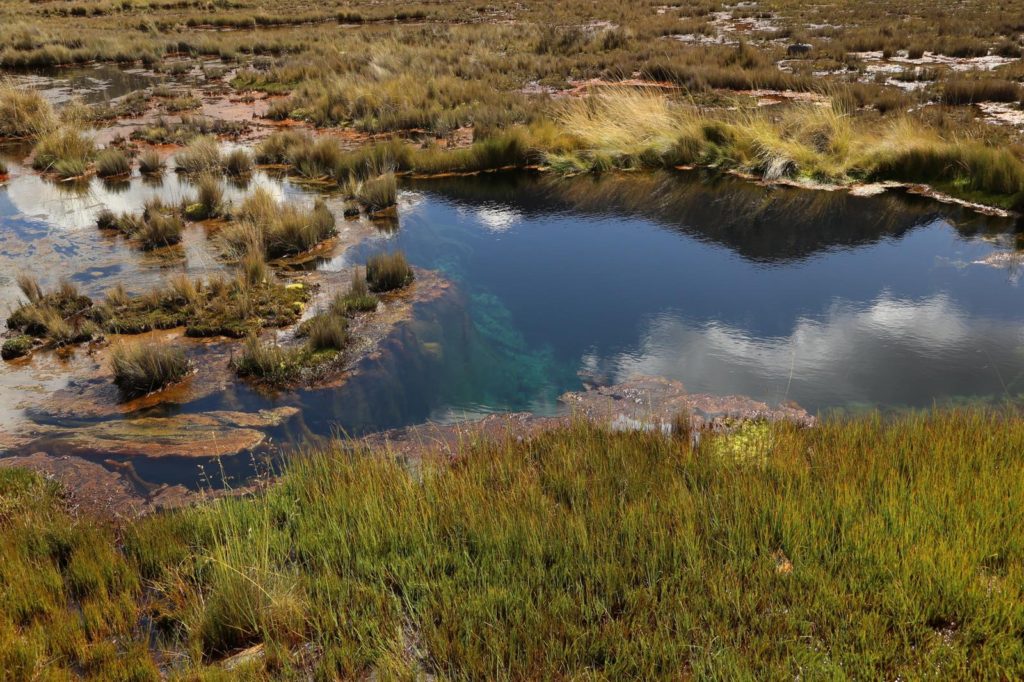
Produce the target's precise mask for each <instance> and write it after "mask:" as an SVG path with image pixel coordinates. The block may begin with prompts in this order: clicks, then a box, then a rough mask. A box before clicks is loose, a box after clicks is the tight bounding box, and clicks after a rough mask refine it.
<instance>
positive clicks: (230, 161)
mask: <svg viewBox="0 0 1024 682" xmlns="http://www.w3.org/2000/svg"><path fill="white" fill-rule="evenodd" d="M252 169H253V163H252V156H250V155H249V152H247V151H246V150H244V149H235V150H233V151H231V152H230V153H228V155H227V156H226V157H224V172H225V173H227V174H228V175H230V176H232V177H236V178H237V177H241V176H244V175H248V174H249V173H251V172H252Z"/></svg>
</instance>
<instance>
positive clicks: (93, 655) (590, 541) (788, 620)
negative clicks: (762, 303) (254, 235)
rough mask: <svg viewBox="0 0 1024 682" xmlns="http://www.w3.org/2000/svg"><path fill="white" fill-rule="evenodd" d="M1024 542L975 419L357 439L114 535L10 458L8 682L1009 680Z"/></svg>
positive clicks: (1012, 430) (1006, 444)
mask: <svg viewBox="0 0 1024 682" xmlns="http://www.w3.org/2000/svg"><path fill="white" fill-rule="evenodd" d="M1022 527H1024V421H1022V420H1021V419H1020V417H1019V416H1017V415H1016V414H1009V413H985V412H976V411H962V412H937V413H933V414H929V415H908V416H903V417H899V418H896V419H894V420H892V421H888V420H884V419H882V418H879V417H863V418H856V419H851V420H835V421H826V422H825V423H824V424H822V425H820V426H819V427H817V428H813V429H799V428H796V427H793V426H789V425H785V424H777V425H765V424H753V425H748V426H747V427H745V428H743V429H742V430H741V431H739V432H738V433H737V434H735V435H732V436H720V437H705V438H704V439H703V441H702V442H701V444H700V446H699V447H698V448H696V449H694V448H692V447H691V445H690V444H689V441H688V440H687V439H680V438H669V437H663V436H660V435H652V434H643V433H611V432H609V431H606V430H602V429H600V428H596V427H593V426H589V425H586V424H583V423H575V424H573V425H571V426H567V427H564V428H561V429H558V430H555V431H552V432H549V433H546V434H543V435H541V436H539V437H535V438H532V439H529V440H525V441H516V440H514V439H511V438H510V439H508V440H504V441H499V442H494V443H489V444H488V443H483V444H478V445H474V446H470V445H466V446H465V447H464V448H463V449H462V450H461V452H459V453H458V457H457V458H456V459H455V460H445V459H442V458H440V456H438V457H436V458H435V457H432V456H430V457H427V458H426V459H425V460H424V461H423V462H415V463H409V464H405V465H403V464H401V463H398V462H396V461H394V459H393V458H392V457H390V456H389V455H388V454H387V453H384V452H358V453H355V452H351V451H348V450H345V449H343V447H342V446H341V445H340V444H339V445H336V446H331V447H329V448H327V449H325V450H322V451H316V452H312V451H311V452H307V453H305V455H304V456H302V457H298V458H296V459H295V460H294V461H293V462H292V464H291V466H290V468H289V470H288V471H287V473H286V474H285V475H284V476H283V477H282V478H281V479H280V480H279V481H277V482H276V483H275V484H273V485H272V486H271V487H270V488H269V489H268V490H266V491H265V492H263V493H259V494H256V495H254V496H251V497H245V498H234V499H224V500H221V501H218V502H213V503H208V504H204V505H202V506H199V507H196V508H192V509H188V510H185V511H181V512H177V513H169V514H161V515H158V516H154V517H150V518H147V519H143V520H140V521H138V522H135V523H132V524H130V525H128V526H127V527H124V528H121V529H118V530H115V529H112V528H108V527H106V526H105V525H103V524H102V523H100V522H96V521H93V520H90V519H88V518H74V517H71V516H69V515H68V513H67V512H66V511H65V510H64V506H63V503H62V500H61V497H60V495H59V494H58V491H57V490H56V489H55V488H54V487H53V486H52V485H50V484H47V483H44V482H42V481H40V480H39V479H38V478H35V477H34V476H31V475H29V474H25V473H23V472H16V471H6V470H5V471H3V472H2V473H0V585H2V586H3V589H2V590H0V672H2V674H3V677H4V679H16V680H17V679H66V678H67V677H69V676H71V675H72V674H73V673H75V672H78V673H81V674H83V675H84V676H85V677H89V678H93V679H104V680H107V679H133V680H144V679H154V678H155V677H156V675H157V671H158V670H163V671H164V672H166V673H168V674H170V676H171V677H172V678H181V679H226V678H231V679H234V678H242V679H300V678H301V679H306V678H307V676H309V675H312V676H313V677H314V678H315V679H338V678H341V679H356V678H363V677H365V676H366V675H368V674H371V673H376V674H377V675H379V676H380V678H381V679H412V678H415V677H417V676H422V675H424V674H432V675H436V676H437V677H438V678H440V679H470V678H475V679H494V678H506V679H537V678H587V679H591V678H593V679H656V678H662V679H679V678H688V677H694V678H699V679H743V678H751V677H757V678H759V679H783V678H785V679H792V678H794V677H800V678H803V679H835V678H852V679H880V678H884V679H897V678H899V679H921V678H933V679H965V678H972V679H1014V678H1019V677H1020V676H1021V675H1024V641H1022V639H1021V632H1022V631H1024V601H1022V597H1024V594H1022V590H1024V536H1022V535H1021V533H1020V529H1021V528H1022ZM253 646H256V647H257V648H256V649H255V650H253V655H251V656H250V657H248V658H246V659H244V660H241V661H239V659H235V660H234V661H233V664H237V666H236V667H233V668H232V669H231V671H230V672H227V671H225V670H224V668H223V667H222V666H223V663H222V662H223V661H224V660H225V659H226V658H227V657H229V656H231V655H232V654H234V653H236V652H238V651H241V650H244V649H246V648H248V647H253ZM229 660H230V659H229Z"/></svg>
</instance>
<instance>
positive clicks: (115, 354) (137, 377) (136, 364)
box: [110, 342, 189, 398]
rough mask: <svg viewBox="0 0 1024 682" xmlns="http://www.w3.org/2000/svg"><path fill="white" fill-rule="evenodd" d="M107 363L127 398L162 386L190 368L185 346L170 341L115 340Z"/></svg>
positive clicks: (178, 378)
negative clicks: (134, 341) (172, 343)
mask: <svg viewBox="0 0 1024 682" xmlns="http://www.w3.org/2000/svg"><path fill="white" fill-rule="evenodd" d="M110 366H111V370H112V371H113V373H114V383H115V384H117V387H118V388H119V389H121V392H122V394H123V395H124V396H125V397H126V398H136V397H138V396H142V395H146V394H149V393H152V392H153V391H156V390H159V389H161V388H165V387H166V386H168V385H170V384H173V383H175V382H177V381H180V380H181V379H183V378H184V377H185V375H186V374H188V372H189V362H188V358H187V357H186V356H185V352H184V350H182V349H181V348H179V347H177V346H172V345H169V344H151V343H128V342H121V343H118V344H117V345H115V346H114V348H113V349H112V350H111V352H110Z"/></svg>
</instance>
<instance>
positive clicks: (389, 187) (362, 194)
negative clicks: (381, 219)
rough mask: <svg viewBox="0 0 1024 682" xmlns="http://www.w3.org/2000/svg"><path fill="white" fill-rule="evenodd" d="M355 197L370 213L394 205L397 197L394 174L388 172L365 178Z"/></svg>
mask: <svg viewBox="0 0 1024 682" xmlns="http://www.w3.org/2000/svg"><path fill="white" fill-rule="evenodd" d="M356 198H357V199H358V200H359V201H360V203H362V204H363V205H364V206H366V208H367V210H368V211H370V212H371V213H373V212H376V211H381V210H383V209H385V208H389V207H391V206H394V205H395V202H396V201H397V198H398V185H397V183H396V181H395V174H394V173H390V172H389V173H385V174H384V175H381V176H379V177H376V178H371V179H369V180H365V181H364V182H363V183H362V184H361V185H360V186H359V191H358V192H357V194H356Z"/></svg>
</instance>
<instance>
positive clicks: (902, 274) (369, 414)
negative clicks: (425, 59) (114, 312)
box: [0, 148, 1024, 502]
mask: <svg viewBox="0 0 1024 682" xmlns="http://www.w3.org/2000/svg"><path fill="white" fill-rule="evenodd" d="M4 158H5V160H6V161H7V163H8V165H9V166H10V167H11V170H12V174H11V177H10V179H9V180H8V181H7V183H6V184H5V185H3V186H2V187H0V306H2V307H3V308H4V310H5V312H6V310H8V309H10V308H12V307H13V306H15V305H16V304H17V301H18V299H19V294H18V291H17V288H16V286H15V284H14V277H15V275H16V274H17V273H18V272H20V271H23V270H27V271H30V272H32V273H34V274H36V275H37V276H38V277H39V278H40V280H41V282H42V284H43V285H44V286H46V285H52V284H54V283H56V282H57V281H58V280H59V279H60V278H62V277H66V278H68V279H70V280H72V281H73V282H76V283H77V284H79V285H80V286H81V287H82V289H83V291H84V292H85V293H87V294H89V295H92V296H96V297H99V296H101V295H102V293H103V292H104V291H105V290H106V289H108V288H110V287H111V286H113V285H114V284H116V283H122V284H124V286H125V287H126V288H127V289H128V290H129V291H133V292H139V291H145V290H147V289H149V288H151V287H152V286H155V285H157V284H159V283H160V282H161V281H163V279H164V278H165V277H166V276H167V275H168V274H169V273H172V272H177V271H181V270H185V271H187V272H189V273H190V274H192V275H195V276H206V275H209V274H211V273H215V272H218V271H219V270H221V269H223V268H224V267H225V266H224V265H223V263H222V261H221V259H220V257H219V255H218V251H217V249H216V246H215V244H216V232H217V229H218V226H217V225H216V224H210V223H206V224H195V225H191V226H190V227H189V228H188V231H187V234H186V238H185V241H184V244H183V245H182V246H180V247H174V248H170V249H165V250H160V251H157V252H151V253H142V252H140V251H138V250H137V249H136V248H134V247H132V246H131V245H130V244H129V243H128V242H126V241H125V240H123V239H121V238H120V237H111V236H110V235H106V234H103V233H101V232H100V231H98V230H97V229H96V228H95V216H96V213H97V212H98V211H99V210H100V209H101V208H102V207H104V206H106V207H109V208H112V209H114V210H117V211H133V210H134V211H137V210H139V209H141V207H142V206H143V204H144V202H145V201H146V200H147V199H149V198H152V197H161V198H163V199H164V200H166V201H169V202H175V203H176V202H180V201H181V200H182V199H183V198H187V197H189V196H191V194H192V192H193V191H194V190H193V188H192V186H191V185H190V184H189V182H188V181H187V180H185V179H184V178H182V177H179V176H176V175H175V174H173V173H171V172H168V173H166V174H165V175H164V176H163V177H162V179H160V180H158V181H154V180H144V179H143V178H141V177H132V178H131V179H130V180H128V181H122V182H119V183H108V182H104V181H102V180H99V179H95V178H94V179H92V180H90V181H88V182H86V183H84V184H76V183H55V182H51V181H49V180H46V179H43V178H40V177H39V176H38V175H37V174H34V173H32V172H31V171H29V170H27V169H26V168H25V167H24V166H23V165H21V163H20V160H21V159H23V150H18V149H17V148H7V149H6V150H5V151H4ZM256 186H262V187H266V188H269V189H270V190H271V191H272V192H273V193H274V195H275V196H277V197H280V198H283V199H286V200H289V201H298V202H311V201H312V200H313V198H314V196H315V195H316V192H315V190H312V189H309V188H304V187H302V186H300V185H296V184H293V183H291V182H289V181H287V180H284V179H281V178H277V177H272V176H270V175H268V174H266V173H262V172H260V173H257V174H255V176H254V177H253V178H252V179H251V180H250V181H249V182H248V183H243V184H235V185H232V184H231V183H228V182H227V181H225V190H226V193H227V196H228V197H229V198H230V199H231V200H233V201H238V200H240V199H241V197H243V196H244V195H245V194H246V193H247V192H249V191H251V190H252V189H253V188H254V187H256ZM328 202H329V205H330V206H331V207H332V208H333V209H334V210H335V211H336V213H337V214H338V216H339V227H340V231H341V234H340V235H339V237H338V238H337V239H336V240H334V241H333V242H332V243H331V244H329V245H327V247H326V248H324V249H322V251H321V253H320V254H318V256H317V257H316V258H314V259H311V260H308V261H306V262H302V263H296V264H294V266H292V273H291V274H290V275H289V276H291V277H295V278H297V279H299V280H302V281H307V282H310V283H314V284H316V285H317V286H319V287H320V291H321V293H320V297H321V298H320V299H319V300H325V297H326V296H328V295H329V294H330V293H332V292H333V291H335V290H337V289H339V288H342V287H344V286H346V284H347V282H348V281H349V277H350V273H351V270H352V267H353V266H354V265H357V264H361V263H362V262H364V261H365V259H366V257H367V256H368V255H370V254H372V253H374V252H377V251H380V250H392V249H402V250H404V251H405V253H406V254H407V255H408V257H409V259H410V261H411V262H412V264H413V265H414V266H415V267H417V268H418V273H419V274H418V278H417V284H416V286H415V287H414V289H413V290H412V291H411V292H410V293H408V294H407V295H405V296H404V297H399V298H396V299H394V300H391V301H388V302H387V305H385V306H384V308H383V311H382V312H381V313H380V314H379V315H378V317H377V318H375V321H374V322H373V323H372V324H367V325H366V326H365V327H364V328H360V329H357V330H356V331H357V334H356V336H357V337H358V338H359V339H360V341H359V344H361V345H359V347H358V348H357V352H355V353H354V354H353V357H352V360H351V363H350V364H349V366H347V367H346V369H345V371H344V372H342V373H340V374H337V375H334V376H331V377H326V378H325V380H324V381H322V382H320V383H318V384H317V385H315V386H308V387H302V388H300V389H299V390H296V391H287V392H282V393H275V394H268V393H267V392H265V391H258V390H255V389H253V388H252V387H250V386H248V385H247V384H245V383H242V382H240V381H239V380H237V379H236V378H235V377H234V376H233V375H232V373H231V372H230V370H229V368H228V363H229V360H230V358H231V355H232V353H234V352H235V351H236V349H237V342H234V341H227V340H187V339H182V338H180V336H181V334H180V331H169V332H160V333H154V334H152V335H150V337H148V338H146V339H145V341H146V342H151V343H164V342H167V341H168V340H169V339H171V338H174V339H175V340H176V342H178V343H185V344H187V345H188V352H189V355H190V357H191V358H192V359H193V361H194V363H195V364H196V365H197V366H198V367H199V371H198V372H197V373H196V374H195V375H194V376H193V377H192V378H190V379H189V380H188V381H186V382H185V383H184V384H182V385H181V386H177V387H175V388H173V389H170V390H168V391H165V392H162V393H160V394H157V395H155V396H150V397H148V398H144V399H141V400H137V401H134V402H132V403H124V402H122V401H121V400H120V399H119V397H118V394H117V392H116V391H115V390H114V389H113V387H112V385H111V383H110V373H109V368H108V366H107V359H106V350H105V349H104V348H103V347H102V346H100V347H98V348H79V349H77V350H76V351H75V352H74V353H72V354H71V355H70V356H67V357H63V356H62V357H58V356H57V355H56V354H54V353H43V352H38V353H36V354H34V355H33V356H32V357H31V358H30V359H28V360H19V361H15V362H10V363H5V364H3V365H2V366H0V435H2V438H0V448H2V449H3V450H4V452H5V453H6V454H8V455H13V456H15V457H16V458H17V459H16V460H15V461H24V462H31V463H33V464H34V465H35V466H37V468H43V467H42V466H41V465H40V462H41V461H51V463H52V467H57V468H58V469H59V471H56V472H55V473H57V474H58V475H62V476H64V477H70V478H71V480H73V481H80V482H81V485H83V486H85V485H86V483H87V482H88V483H89V484H90V485H96V482H97V481H98V480H105V478H104V477H111V476H113V479H112V481H111V482H110V483H109V485H108V486H107V487H106V488H104V489H103V490H102V491H101V492H100V493H99V494H100V496H102V495H107V496H108V497H110V499H116V498H117V495H119V494H121V493H122V492H125V491H127V492H131V493H139V492H142V493H145V494H146V495H149V496H151V498H152V497H155V498H160V497H161V496H163V497H165V498H173V497H174V495H175V494H177V493H183V492H184V491H185V489H186V488H196V487H197V486H199V485H202V484H204V483H207V482H212V483H214V484H217V483H220V482H221V481H222V479H223V477H225V476H227V477H228V478H230V479H231V480H234V481H235V482H238V481H239V480H241V479H242V478H244V477H246V476H248V475H249V474H251V472H252V471H253V468H252V467H253V465H254V462H257V461H259V460H260V459H261V458H263V457H264V456H265V455H274V454H276V453H278V452H280V450H281V448H283V447H286V446H287V445H288V444H289V443H293V442H296V441H298V440H300V439H307V438H309V437H310V436H314V437H316V436H328V435H332V434H335V433H338V432H345V433H349V434H367V433H372V432H377V431H382V430H385V429H393V428H396V427H403V426H408V425H414V424H419V423H423V422H425V421H428V420H430V421H435V422H437V421H439V422H454V421H460V420H464V419H469V418H474V417H480V416H482V415H487V414H493V413H498V412H513V411H529V412H532V413H537V414H540V415H555V414H561V413H565V412H566V411H567V410H568V409H570V408H569V407H567V405H566V401H565V400H560V397H561V396H562V395H563V394H565V393H566V392H569V391H576V392H578V391H582V390H585V389H588V388H593V387H602V386H612V385H618V384H623V383H625V382H630V381H634V382H635V381H637V380H640V378H641V377H647V376H656V377H663V378H665V379H669V380H675V381H677V382H680V383H681V385H682V387H684V388H685V390H686V391H687V392H691V393H701V394H709V395H710V396H728V395H739V396H745V397H747V398H749V399H752V400H754V401H760V402H761V403H764V404H765V405H767V406H773V407H780V406H782V407H785V406H791V405H799V406H800V407H802V408H804V409H806V410H808V411H809V412H811V413H812V414H813V413H821V412H825V411H830V410H859V409H865V408H882V409H904V408H915V407H929V406H931V405H934V404H949V403H966V402H986V403H993V402H1000V401H1004V400H1016V399H1017V398H1018V397H1019V396H1020V395H1021V394H1024V296H1022V295H1021V290H1020V286H1019V269H1018V266H1017V264H1018V262H1019V259H1018V258H1017V255H1016V253H1017V251H1016V247H1017V246H1018V244H1017V243H1016V241H1015V236H1014V234H1015V229H1016V226H1015V224H1014V222H1013V221H1012V220H1010V219H1005V218H996V217H989V216H983V215H980V214H977V213H974V212H971V211H968V210H967V209H964V208H961V207H958V206H954V205H946V204H940V203H937V202H934V201H932V200H928V199H924V198H921V197H914V196H908V195H904V194H897V193H893V192H889V193H885V194H881V195H878V196H873V197H861V196H851V195H850V194H848V193H845V192H824V191H815V192H812V191H805V190H796V189H786V188H768V187H763V186H759V185H756V184H753V183H750V182H746V181H743V180H739V179H731V178H724V179H723V178H718V179H712V178H709V177H707V176H705V175H702V174H699V173H696V172H679V173H671V174H652V175H643V174H611V175H607V176H604V177H602V178H594V177H578V178H556V177H551V176H545V175H539V174H534V175H528V174H488V175H483V176H478V177H463V178H448V179H433V180H407V181H406V182H405V183H404V185H403V188H402V191H401V192H400V202H399V209H398V218H397V219H395V220H389V221H384V222H380V221H377V222H371V221H369V220H368V219H366V218H361V219H359V220H348V221H346V220H342V219H341V217H340V214H341V208H342V207H341V203H340V201H336V200H334V199H332V198H331V197H328ZM289 333H291V332H290V330H284V331H283V332H281V334H283V335H287V334H289ZM640 385H643V384H642V383H641V384H640ZM671 386H672V387H678V386H679V384H671ZM631 390H632V389H631ZM595 395H597V393H596V392H595ZM630 395H632V394H630ZM638 395H639V394H638ZM609 396H611V398H609ZM609 399H613V400H620V401H621V402H622V403H625V402H629V401H630V400H632V399H630V398H629V396H628V395H627V396H618V397H616V394H615V393H614V391H613V392H612V393H608V394H604V395H603V397H601V400H609ZM570 402H571V401H570ZM634 402H638V403H639V402H642V401H640V400H639V399H638V400H636V401H634ZM702 404H708V405H717V404H718V403H715V402H714V401H712V400H710V399H709V400H708V401H706V402H705V403H702ZM737 404H738V403H737ZM753 404H754V403H749V402H748V403H743V405H753ZM722 405H723V407H721V409H722V410H726V409H727V407H725V405H726V403H722ZM715 409H719V408H717V407H716V408H715ZM751 409H757V408H751ZM39 452H42V453H45V455H38V454H36V453H39ZM55 456H57V457H61V456H70V459H54V457H55ZM26 457H32V458H34V459H21V458H26ZM46 457H50V458H51V459H50V460H45V458H46ZM115 475H116V476H115ZM171 501H172V502H173V499H172V500H171Z"/></svg>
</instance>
